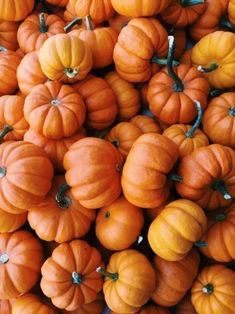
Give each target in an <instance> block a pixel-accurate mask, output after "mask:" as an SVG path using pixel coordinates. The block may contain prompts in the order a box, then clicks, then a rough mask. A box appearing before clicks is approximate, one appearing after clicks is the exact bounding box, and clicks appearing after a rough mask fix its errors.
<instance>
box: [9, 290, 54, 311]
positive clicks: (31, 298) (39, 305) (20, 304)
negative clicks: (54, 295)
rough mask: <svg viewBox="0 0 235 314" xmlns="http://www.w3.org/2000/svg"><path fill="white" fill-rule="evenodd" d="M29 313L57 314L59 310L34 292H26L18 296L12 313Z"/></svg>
mask: <svg viewBox="0 0 235 314" xmlns="http://www.w3.org/2000/svg"><path fill="white" fill-rule="evenodd" d="M24 311H25V312H26V313H28V314H33V313H40V314H57V313H58V312H57V310H56V309H55V308H54V307H52V306H51V305H50V304H46V303H44V302H42V300H40V298H39V297H38V296H37V295H34V294H32V293H28V294H25V295H23V296H21V297H19V298H17V299H16V300H15V302H14V304H13V306H12V314H21V313H22V312H24Z"/></svg>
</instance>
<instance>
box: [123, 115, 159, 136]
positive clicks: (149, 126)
mask: <svg viewBox="0 0 235 314" xmlns="http://www.w3.org/2000/svg"><path fill="white" fill-rule="evenodd" d="M129 121H130V122H131V123H132V124H134V125H135V126H137V127H138V128H139V129H140V130H141V131H142V132H143V133H161V128H160V126H159V125H158V124H157V122H156V121H155V120H154V119H153V118H151V117H148V116H145V115H141V114H139V115H137V116H135V117H133V118H131V119H130V120H129Z"/></svg>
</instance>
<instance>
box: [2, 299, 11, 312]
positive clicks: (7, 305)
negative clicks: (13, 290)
mask: <svg viewBox="0 0 235 314" xmlns="http://www.w3.org/2000/svg"><path fill="white" fill-rule="evenodd" d="M11 309H12V306H11V302H10V301H9V300H0V313H1V314H12V312H11Z"/></svg>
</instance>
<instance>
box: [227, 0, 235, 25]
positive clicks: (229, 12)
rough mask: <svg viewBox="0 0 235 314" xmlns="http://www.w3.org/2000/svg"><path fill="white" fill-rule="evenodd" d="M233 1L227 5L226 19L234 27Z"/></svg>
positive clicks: (234, 5)
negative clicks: (227, 18)
mask: <svg viewBox="0 0 235 314" xmlns="http://www.w3.org/2000/svg"><path fill="white" fill-rule="evenodd" d="M234 12H235V1H234V0H230V1H229V5H228V17H229V20H230V22H231V23H232V24H233V25H235V13H234Z"/></svg>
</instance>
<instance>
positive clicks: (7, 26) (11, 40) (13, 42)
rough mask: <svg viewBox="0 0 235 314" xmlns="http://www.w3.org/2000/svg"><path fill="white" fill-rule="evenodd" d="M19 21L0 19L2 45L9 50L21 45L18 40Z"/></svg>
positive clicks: (0, 44)
mask: <svg viewBox="0 0 235 314" xmlns="http://www.w3.org/2000/svg"><path fill="white" fill-rule="evenodd" d="M18 27H19V23H18V22H8V21H0V46H3V47H5V48H6V49H9V50H16V49H17V48H18V47H19V44H18V41H17V30H18Z"/></svg>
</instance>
